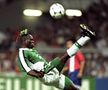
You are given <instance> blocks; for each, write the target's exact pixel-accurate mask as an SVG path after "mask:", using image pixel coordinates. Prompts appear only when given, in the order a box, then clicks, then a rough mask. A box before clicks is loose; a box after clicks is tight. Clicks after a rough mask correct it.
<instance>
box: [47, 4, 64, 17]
mask: <svg viewBox="0 0 108 90" xmlns="http://www.w3.org/2000/svg"><path fill="white" fill-rule="evenodd" d="M49 12H50V15H51V16H52V17H54V18H61V17H62V16H63V15H64V13H65V10H64V7H63V6H62V5H61V4H59V3H54V4H52V5H51V7H50V10H49Z"/></svg>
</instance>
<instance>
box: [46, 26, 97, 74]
mask: <svg viewBox="0 0 108 90" xmlns="http://www.w3.org/2000/svg"><path fill="white" fill-rule="evenodd" d="M80 28H81V30H82V36H81V38H80V39H79V40H77V42H76V43H74V44H73V45H72V47H71V48H69V49H68V50H67V52H66V53H65V54H64V55H63V56H62V57H61V58H56V59H54V60H53V61H51V63H50V65H51V67H50V68H47V69H46V70H45V73H47V72H49V71H50V70H51V69H52V68H54V67H56V68H57V69H58V70H59V72H61V70H62V68H63V67H64V65H65V63H66V61H67V60H68V58H70V57H72V56H73V55H74V54H76V52H77V51H78V50H79V49H80V48H81V47H82V46H83V45H84V44H86V43H87V42H88V41H89V40H90V39H93V37H94V36H95V33H94V32H92V31H91V30H89V29H88V28H87V26H85V25H84V24H80Z"/></svg>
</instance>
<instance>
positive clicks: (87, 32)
mask: <svg viewBox="0 0 108 90" xmlns="http://www.w3.org/2000/svg"><path fill="white" fill-rule="evenodd" d="M80 28H81V30H82V36H88V37H90V38H91V39H92V38H93V37H95V32H92V31H91V30H90V29H89V28H88V27H87V26H86V25H85V24H80Z"/></svg>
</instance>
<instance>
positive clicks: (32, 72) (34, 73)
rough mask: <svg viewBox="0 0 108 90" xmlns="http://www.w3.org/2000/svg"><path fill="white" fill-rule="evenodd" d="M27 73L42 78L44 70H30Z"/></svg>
mask: <svg viewBox="0 0 108 90" xmlns="http://www.w3.org/2000/svg"><path fill="white" fill-rule="evenodd" d="M27 74H28V75H30V76H33V77H36V78H42V77H43V76H44V72H42V71H35V70H31V71H29V72H28V73H27Z"/></svg>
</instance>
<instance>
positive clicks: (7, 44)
mask: <svg viewBox="0 0 108 90" xmlns="http://www.w3.org/2000/svg"><path fill="white" fill-rule="evenodd" d="M107 17H108V1H107V0H100V2H98V3H92V4H91V5H90V6H89V7H88V8H87V9H86V11H83V16H81V17H66V16H64V17H63V18H61V19H53V18H51V17H50V15H49V14H48V13H44V15H43V16H41V17H40V18H39V24H38V25H36V27H35V29H34V30H31V31H32V32H31V33H32V34H33V35H34V37H35V41H36V43H37V44H36V48H49V47H50V48H63V49H64V48H65V41H66V39H67V38H69V37H72V36H75V37H76V38H79V37H80V34H79V33H80V29H79V24H80V23H85V24H86V25H88V26H89V27H90V28H91V29H92V30H94V31H95V32H96V35H97V36H96V38H95V39H94V40H92V42H89V43H88V44H87V45H85V46H84V48H83V49H85V48H88V47H89V48H90V49H92V50H93V51H92V52H91V51H88V52H86V53H85V52H84V55H85V57H86V69H85V76H97V77H108V52H107V48H108V42H107V41H108V32H107V29H108V18H107ZM18 32H19V28H12V27H8V28H6V29H5V30H0V72H15V73H16V72H18V69H17V67H16V60H17V50H18V48H19V47H20V44H17V43H16V38H17V36H18ZM40 53H41V54H42V55H43V56H44V57H45V58H46V59H48V60H51V59H52V58H54V57H55V56H59V55H61V54H62V53H63V52H61V53H60V52H59V53H58V52H57V53H56V54H55V53H53V51H52V52H51V53H46V54H45V53H42V51H41V52H40Z"/></svg>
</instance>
